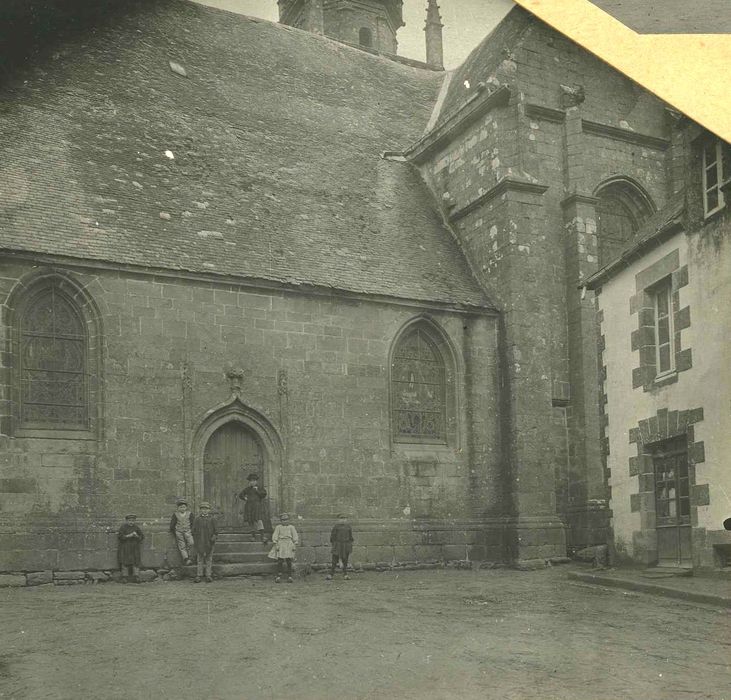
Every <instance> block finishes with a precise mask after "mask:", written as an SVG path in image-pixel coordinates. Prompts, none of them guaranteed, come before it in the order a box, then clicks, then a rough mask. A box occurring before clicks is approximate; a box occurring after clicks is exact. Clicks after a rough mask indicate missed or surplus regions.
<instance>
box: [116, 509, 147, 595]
mask: <svg viewBox="0 0 731 700" xmlns="http://www.w3.org/2000/svg"><path fill="white" fill-rule="evenodd" d="M136 520H137V516H136V515H134V514H133V513H130V514H129V515H125V516H124V524H123V525H122V527H120V528H119V532H118V533H117V542H118V545H117V562H118V563H119V570H120V572H121V574H122V583H127V575H128V574H129V570H130V569H132V580H133V581H134V582H135V583H139V582H140V566H141V564H142V554H141V549H142V544H141V543H142V540H144V539H145V536H144V534H143V533H142V530H141V529H140V527H139V525H137V522H136Z"/></svg>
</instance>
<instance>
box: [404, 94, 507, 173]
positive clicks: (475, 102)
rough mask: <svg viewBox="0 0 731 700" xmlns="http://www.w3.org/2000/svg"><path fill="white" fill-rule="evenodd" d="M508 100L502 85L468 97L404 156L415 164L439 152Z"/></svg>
mask: <svg viewBox="0 0 731 700" xmlns="http://www.w3.org/2000/svg"><path fill="white" fill-rule="evenodd" d="M509 99H510V88H508V87H507V86H505V85H503V86H501V87H499V88H498V89H497V90H494V91H493V92H490V91H489V90H488V89H487V88H484V89H483V90H482V91H480V92H478V93H476V94H475V95H473V96H472V97H470V99H469V100H467V102H465V103H464V105H462V107H460V109H459V110H457V111H456V112H454V113H453V114H451V115H450V116H449V117H448V118H447V119H446V120H445V121H443V122H441V123H439V124H437V126H436V127H435V128H434V129H432V130H431V131H430V132H429V133H428V134H426V135H424V136H423V137H422V138H421V139H419V140H418V141H417V142H416V143H415V144H414V145H413V146H410V147H409V148H408V149H407V150H406V151H405V152H404V155H405V156H406V157H407V158H408V159H409V160H411V161H413V162H415V163H421V162H423V161H424V160H426V159H427V158H428V157H429V156H430V155H431V154H433V153H434V151H437V150H439V149H440V148H442V147H443V146H444V145H445V144H447V143H448V142H449V141H451V140H452V139H453V138H454V137H455V136H457V135H458V134H459V133H460V132H461V131H462V130H464V129H465V128H467V127H468V126H469V125H470V124H472V123H473V122H474V121H476V120H477V119H479V118H480V117H481V116H483V115H484V114H486V113H487V112H489V111H491V110H492V109H495V108H496V107H502V106H504V105H506V104H507V103H508V100H509Z"/></svg>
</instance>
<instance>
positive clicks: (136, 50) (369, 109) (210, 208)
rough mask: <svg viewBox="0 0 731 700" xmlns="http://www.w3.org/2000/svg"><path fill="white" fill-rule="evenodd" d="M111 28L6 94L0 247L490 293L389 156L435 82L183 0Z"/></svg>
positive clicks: (133, 13) (471, 301) (346, 286)
mask: <svg viewBox="0 0 731 700" xmlns="http://www.w3.org/2000/svg"><path fill="white" fill-rule="evenodd" d="M109 25H111V26H109ZM109 25H108V26H106V27H100V28H97V30H96V31H95V32H94V33H92V34H86V35H84V36H81V35H77V36H74V37H70V38H68V39H67V40H63V39H62V40H60V43H59V45H58V46H56V47H55V51H54V52H49V55H48V56H46V57H43V56H39V57H37V58H36V59H35V60H34V61H33V62H32V64H31V65H32V67H26V68H23V69H22V71H21V72H16V74H15V75H14V77H13V80H12V81H10V83H9V84H7V85H6V86H4V87H3V88H0V202H1V204H0V207H1V208H0V249H5V250H16V251H17V250H20V251H33V252H38V253H47V254H54V255H62V256H71V257H75V258H84V259H92V260H104V261H111V262H115V263H122V264H129V265H142V266H151V267H157V268H167V269H173V270H187V271H193V272H207V273H217V274H221V275H233V276H238V277H248V278H255V279H264V280H273V281H276V282H283V283H295V284H312V285H319V286H327V287H332V288H338V289H343V290H350V291H357V292H364V293H369V294H379V295H389V296H395V297H401V298H409V299H419V300H428V301H435V302H457V303H461V304H467V305H482V306H487V305H489V302H488V301H487V299H486V298H485V295H484V293H483V292H482V290H481V288H480V287H479V286H478V284H477V282H476V280H475V278H474V276H473V275H472V273H471V271H470V269H469V267H468V264H467V262H466V260H465V257H464V256H463V254H462V252H461V250H460V249H459V247H458V245H457V243H456V242H455V240H454V238H453V236H452V233H451V232H450V231H449V230H448V229H447V228H446V227H445V226H444V225H443V223H442V219H441V215H440V214H439V212H438V211H437V209H436V208H435V204H434V202H433V199H432V196H431V194H430V193H429V192H428V190H427V188H426V186H425V185H424V183H423V182H422V181H421V179H420V177H419V175H418V174H417V173H416V172H415V171H414V170H412V169H411V166H409V165H407V164H405V163H398V162H390V161H386V160H383V159H382V158H381V157H380V154H381V153H382V152H383V151H388V150H400V149H403V148H404V147H405V146H407V145H409V144H410V143H412V142H413V141H415V140H416V139H417V138H418V137H419V136H420V134H421V133H422V131H423V129H424V126H425V124H426V123H427V121H428V119H429V116H430V113H431V110H432V107H433V105H434V102H435V100H436V97H437V94H438V91H439V89H440V86H441V81H442V78H443V76H441V75H439V74H435V73H433V72H430V71H425V70H419V69H415V68H412V67H407V66H403V65H400V64H398V63H395V62H392V61H388V60H386V59H384V58H381V57H376V56H372V55H370V54H367V53H363V52H360V51H358V50H356V49H352V48H350V47H346V46H343V45H340V44H338V43H336V42H334V41H331V40H328V39H324V38H322V37H318V36H314V35H312V34H308V33H306V32H302V31H299V30H296V29H291V28H288V27H283V26H280V25H277V24H273V23H270V22H265V21H262V20H254V19H252V18H246V17H242V16H239V15H234V14H231V13H228V12H224V11H221V10H214V9H211V8H206V7H202V6H199V5H196V4H193V3H189V2H187V1H186V0H147V1H146V2H144V3H141V5H137V4H136V3H135V4H134V10H131V9H129V8H128V11H127V12H126V13H125V14H123V15H120V16H119V17H117V18H115V20H114V22H111V23H109ZM170 61H173V62H175V63H178V64H180V65H181V66H182V67H183V68H184V70H185V72H186V73H187V77H182V76H180V75H179V74H177V73H175V72H173V70H171V67H170V65H169V62H170ZM166 151H169V152H171V153H172V154H173V156H174V159H170V158H168V157H166V155H165V152H166Z"/></svg>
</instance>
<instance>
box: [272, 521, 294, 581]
mask: <svg viewBox="0 0 731 700" xmlns="http://www.w3.org/2000/svg"><path fill="white" fill-rule="evenodd" d="M272 542H273V543H274V546H273V547H272V549H271V551H270V552H269V554H268V555H267V556H268V557H269V558H270V559H276V560H277V577H276V578H275V579H274V583H279V582H280V581H281V580H282V569H283V568H284V564H285V563H286V565H287V583H292V582H293V581H294V579H293V578H292V561H293V560H294V552H295V548H296V547H297V545H298V544H299V535H298V534H297V530H296V529H295V527H294V525H290V524H289V515H287V514H286V513H282V514H281V515H280V516H279V525H277V526H276V527H275V528H274V532H273V534H272Z"/></svg>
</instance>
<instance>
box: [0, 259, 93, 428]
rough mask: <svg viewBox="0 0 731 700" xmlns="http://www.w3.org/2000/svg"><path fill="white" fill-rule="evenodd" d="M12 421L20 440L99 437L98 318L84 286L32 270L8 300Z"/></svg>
mask: <svg viewBox="0 0 731 700" xmlns="http://www.w3.org/2000/svg"><path fill="white" fill-rule="evenodd" d="M7 318H8V320H9V322H10V329H11V335H10V339H11V342H10V350H11V353H10V374H9V379H10V398H11V402H10V415H9V417H8V420H9V421H10V423H9V425H8V430H9V431H11V433H12V434H14V435H18V436H21V437H38V438H54V437H64V438H78V439H95V438H97V437H98V434H97V430H98V428H99V420H98V416H97V409H98V407H99V405H100V404H99V391H100V383H99V377H100V371H101V365H100V356H99V347H100V341H101V325H100V315H99V313H98V309H97V307H96V304H95V303H94V302H93V301H92V299H91V297H90V295H89V292H88V288H86V287H84V286H83V285H82V284H80V283H77V281H76V280H74V279H73V278H72V276H71V275H69V274H67V273H65V272H62V271H61V272H57V271H55V270H54V271H51V272H50V273H49V272H48V271H45V270H36V271H34V272H33V273H32V274H31V275H28V276H27V277H25V278H23V280H22V282H21V283H19V284H18V285H17V287H16V288H15V289H14V290H13V292H12V293H11V295H10V297H9V299H8V316H7Z"/></svg>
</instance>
